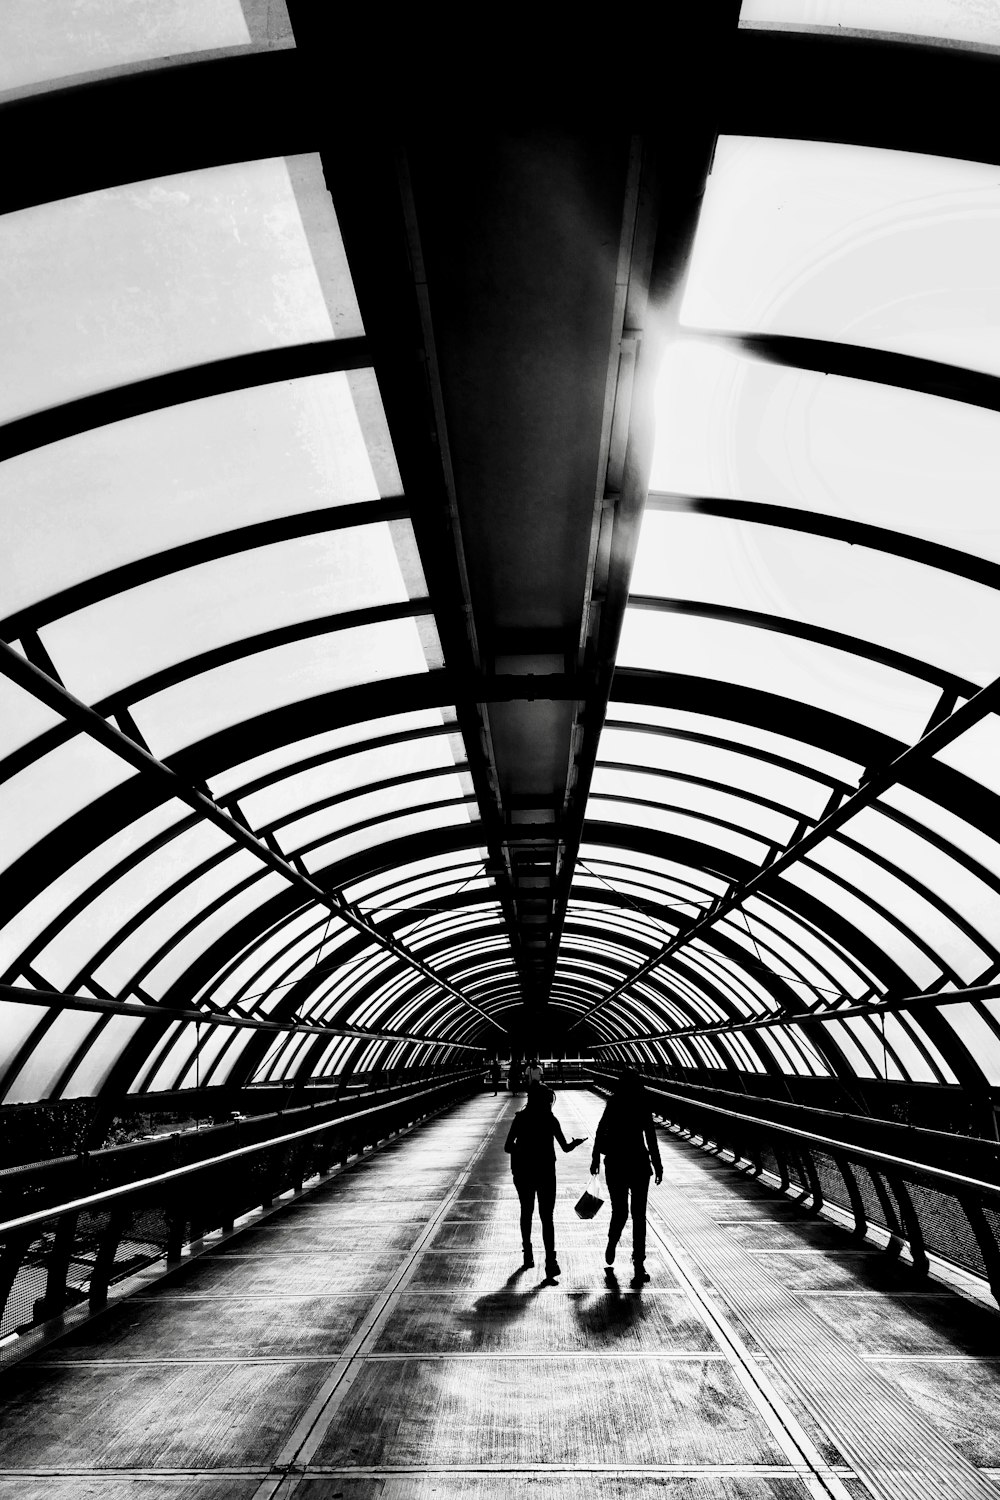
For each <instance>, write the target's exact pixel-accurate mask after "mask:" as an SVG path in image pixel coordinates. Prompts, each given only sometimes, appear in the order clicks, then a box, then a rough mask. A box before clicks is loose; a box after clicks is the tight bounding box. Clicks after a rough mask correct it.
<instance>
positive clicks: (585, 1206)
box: [575, 1172, 604, 1219]
mask: <svg viewBox="0 0 1000 1500" xmlns="http://www.w3.org/2000/svg"><path fill="white" fill-rule="evenodd" d="M600 1185H601V1179H600V1177H599V1176H598V1174H597V1173H596V1172H595V1173H594V1174H593V1176H592V1177H591V1179H590V1187H589V1188H587V1190H586V1191H585V1192H584V1193H582V1194H581V1196H580V1197H579V1198H578V1199H577V1201H576V1205H575V1207H576V1211H577V1213H578V1214H579V1216H580V1218H581V1219H592V1218H593V1217H594V1215H595V1214H596V1213H597V1211H598V1209H599V1208H600V1207H601V1206H602V1204H603V1203H604V1199H603V1198H602V1197H601V1196H600V1194H599V1193H597V1192H596V1191H592V1190H594V1189H597V1188H599V1187H600Z"/></svg>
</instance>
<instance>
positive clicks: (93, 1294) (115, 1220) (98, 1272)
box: [90, 1208, 132, 1309]
mask: <svg viewBox="0 0 1000 1500" xmlns="http://www.w3.org/2000/svg"><path fill="white" fill-rule="evenodd" d="M131 1218H132V1210H131V1209H130V1208H114V1209H112V1211H111V1218H110V1220H109V1223H108V1227H107V1229H106V1230H105V1231H104V1233H103V1234H102V1236H101V1242H100V1244H99V1245H98V1247H97V1258H96V1259H95V1261H94V1269H93V1270H92V1271H91V1273H90V1305H91V1307H92V1308H95V1309H96V1308H99V1307H103V1306H104V1305H105V1303H106V1302H107V1300H108V1285H109V1283H110V1281H111V1273H112V1271H113V1270H114V1268H115V1255H116V1254H117V1252H118V1246H119V1244H120V1243H121V1238H122V1235H123V1234H124V1233H125V1231H126V1229H127V1228H128V1226H129V1222H130V1220H131Z"/></svg>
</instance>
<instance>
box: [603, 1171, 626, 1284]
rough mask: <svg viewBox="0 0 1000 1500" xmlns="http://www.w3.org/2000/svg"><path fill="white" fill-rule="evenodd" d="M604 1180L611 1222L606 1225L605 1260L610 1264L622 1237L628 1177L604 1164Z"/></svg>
mask: <svg viewBox="0 0 1000 1500" xmlns="http://www.w3.org/2000/svg"><path fill="white" fill-rule="evenodd" d="M604 1180H605V1182H606V1183H607V1185H608V1197H609V1198H610V1199H611V1223H610V1224H609V1225H608V1249H607V1253H606V1255H605V1257H604V1258H605V1260H606V1261H607V1263H608V1265H609V1266H610V1265H611V1263H612V1262H613V1261H614V1258H615V1250H616V1248H617V1246H618V1241H619V1240H620V1239H621V1237H622V1230H623V1229H624V1228H625V1221H626V1219H627V1218H628V1178H627V1177H622V1176H620V1175H619V1174H618V1173H617V1172H616V1171H615V1170H614V1168H613V1167H610V1168H609V1167H608V1166H607V1164H605V1170H604Z"/></svg>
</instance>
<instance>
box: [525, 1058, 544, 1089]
mask: <svg viewBox="0 0 1000 1500" xmlns="http://www.w3.org/2000/svg"><path fill="white" fill-rule="evenodd" d="M542 1076H543V1069H542V1065H541V1063H540V1062H539V1061H538V1058H537V1057H533V1058H532V1059H531V1061H530V1062H529V1064H528V1087H529V1088H530V1087H531V1085H532V1084H533V1083H541V1082H542Z"/></svg>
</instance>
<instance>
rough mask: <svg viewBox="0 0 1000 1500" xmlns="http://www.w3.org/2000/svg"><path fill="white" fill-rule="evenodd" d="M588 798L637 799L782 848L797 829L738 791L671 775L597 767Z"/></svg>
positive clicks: (789, 820) (637, 813)
mask: <svg viewBox="0 0 1000 1500" xmlns="http://www.w3.org/2000/svg"><path fill="white" fill-rule="evenodd" d="M591 797H593V798H604V797H610V798H619V797H638V798H640V799H641V800H642V801H644V802H650V803H662V804H664V805H666V806H669V807H671V808H678V809H681V810H683V811H684V812H690V813H694V814H695V815H696V816H697V817H708V818H718V819H719V820H720V821H721V822H724V823H732V824H734V825H735V826H736V827H737V828H739V827H742V828H744V829H745V831H746V832H747V833H749V834H755V835H756V836H757V837H758V838H760V839H764V840H766V842H767V843H769V844H771V843H776V844H780V845H782V847H784V845H785V844H787V843H789V842H790V840H791V838H792V835H793V834H794V832H795V827H796V825H795V821H794V819H792V818H786V817H783V816H782V815H781V814H780V813H774V812H771V811H770V810H769V809H768V808H766V807H760V806H759V805H758V804H757V803H755V802H748V801H747V799H746V798H745V797H741V796H739V794H738V791H735V792H734V793H733V794H732V795H730V794H729V793H727V792H717V791H715V790H714V788H712V787H702V786H695V785H693V784H692V783H691V782H688V781H677V780H675V779H674V778H673V777H671V776H663V775H649V774H646V773H643V772H641V771H612V770H608V769H607V768H606V767H603V766H600V765H598V766H597V768H596V770H595V771H594V775H593V779H592V781H591ZM642 817H643V812H642V809H641V808H636V809H635V811H634V813H633V819H634V820H635V821H636V822H639V821H640V820H641V819H642Z"/></svg>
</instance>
